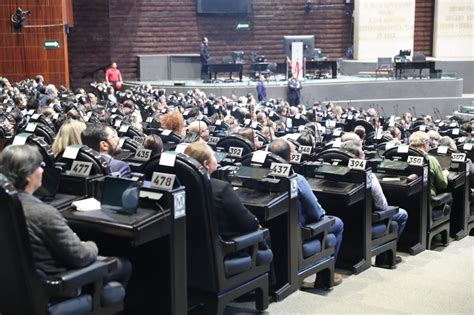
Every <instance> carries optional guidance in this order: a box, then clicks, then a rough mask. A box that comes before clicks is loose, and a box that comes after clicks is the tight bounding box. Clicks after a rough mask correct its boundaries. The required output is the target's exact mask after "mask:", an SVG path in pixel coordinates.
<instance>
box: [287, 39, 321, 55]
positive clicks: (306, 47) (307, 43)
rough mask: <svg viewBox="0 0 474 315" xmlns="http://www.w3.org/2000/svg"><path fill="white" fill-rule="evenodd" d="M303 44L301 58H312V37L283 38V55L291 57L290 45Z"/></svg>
mask: <svg viewBox="0 0 474 315" xmlns="http://www.w3.org/2000/svg"><path fill="white" fill-rule="evenodd" d="M295 42H299V43H303V56H304V57H306V58H313V57H314V35H288V36H283V49H284V51H285V55H287V56H289V57H290V56H291V44H292V43H295Z"/></svg>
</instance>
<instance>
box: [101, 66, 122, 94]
mask: <svg viewBox="0 0 474 315" xmlns="http://www.w3.org/2000/svg"><path fill="white" fill-rule="evenodd" d="M105 81H107V84H110V85H112V86H113V87H114V88H115V89H116V90H119V89H120V88H121V87H122V73H120V70H119V69H117V64H116V63H115V62H112V64H111V65H110V68H109V69H107V72H105Z"/></svg>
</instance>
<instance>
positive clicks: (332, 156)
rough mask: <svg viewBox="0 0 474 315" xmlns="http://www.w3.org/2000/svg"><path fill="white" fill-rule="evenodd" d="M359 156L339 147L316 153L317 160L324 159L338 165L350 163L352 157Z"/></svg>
mask: <svg viewBox="0 0 474 315" xmlns="http://www.w3.org/2000/svg"><path fill="white" fill-rule="evenodd" d="M355 158H357V157H356V156H355V155H353V154H350V153H348V152H343V151H341V150H339V149H338V148H332V149H328V150H325V151H323V152H321V153H319V154H318V155H316V159H317V160H323V161H324V162H326V163H331V164H333V163H337V164H338V165H344V166H345V165H348V164H349V160H350V159H355Z"/></svg>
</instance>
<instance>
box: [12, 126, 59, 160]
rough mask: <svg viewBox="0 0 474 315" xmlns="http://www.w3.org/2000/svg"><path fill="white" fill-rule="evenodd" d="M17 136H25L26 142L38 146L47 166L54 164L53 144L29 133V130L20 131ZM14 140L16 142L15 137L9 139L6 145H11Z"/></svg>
mask: <svg viewBox="0 0 474 315" xmlns="http://www.w3.org/2000/svg"><path fill="white" fill-rule="evenodd" d="M15 137H19V138H21V137H25V138H26V141H25V144H28V145H32V146H35V147H37V148H38V150H39V152H40V153H41V156H42V157H43V162H44V163H45V164H46V166H52V165H53V163H54V154H53V151H51V146H50V145H49V144H48V143H46V141H44V140H43V138H41V137H39V136H37V135H34V134H31V133H27V132H23V133H20V134H18V135H16V136H15ZM23 140H25V139H23ZM13 142H15V138H12V139H10V140H9V141H7V143H6V145H5V146H7V145H11V144H12V143H13Z"/></svg>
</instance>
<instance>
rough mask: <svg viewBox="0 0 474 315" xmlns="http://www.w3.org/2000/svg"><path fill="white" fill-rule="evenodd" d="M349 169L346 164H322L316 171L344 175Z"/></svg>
mask: <svg viewBox="0 0 474 315" xmlns="http://www.w3.org/2000/svg"><path fill="white" fill-rule="evenodd" d="M350 170H351V169H350V168H349V167H347V166H334V165H322V166H320V167H319V168H318V169H317V170H316V172H317V173H321V174H328V175H340V176H344V175H346V174H347V173H349V172H350Z"/></svg>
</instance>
